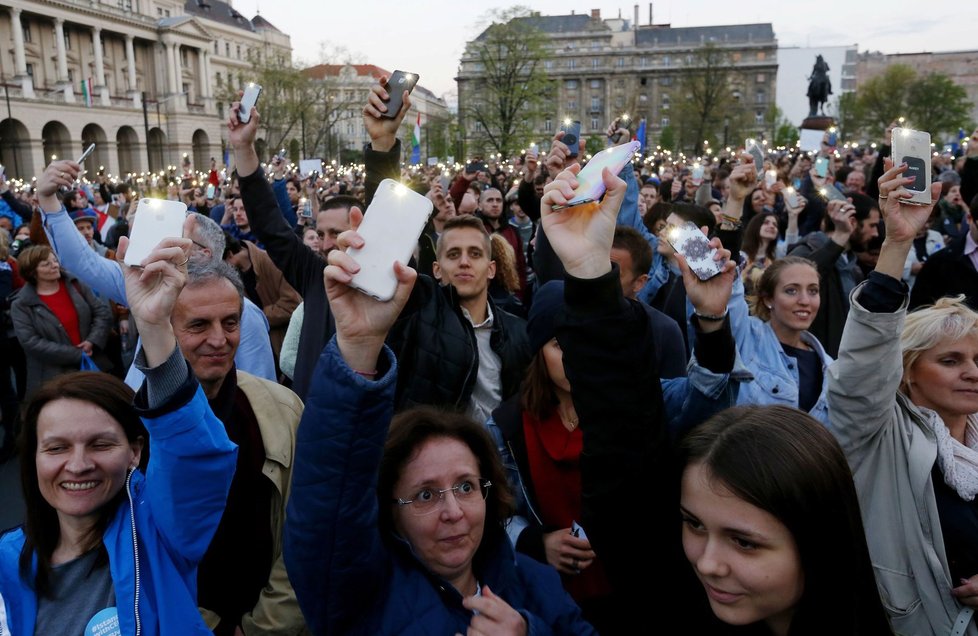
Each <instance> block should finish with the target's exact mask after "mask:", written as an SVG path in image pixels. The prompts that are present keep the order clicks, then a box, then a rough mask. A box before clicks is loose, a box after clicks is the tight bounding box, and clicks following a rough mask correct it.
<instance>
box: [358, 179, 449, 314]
mask: <svg viewBox="0 0 978 636" xmlns="http://www.w3.org/2000/svg"><path fill="white" fill-rule="evenodd" d="M433 209H434V205H433V204H432V202H431V200H430V199H428V198H427V197H424V196H422V195H420V194H418V193H417V192H415V191H413V190H411V189H410V188H408V187H407V186H406V185H404V184H402V183H398V182H397V181H394V180H393V179H384V180H383V181H381V182H380V185H379V186H378V187H377V193H376V194H375V195H374V198H373V200H372V201H371V202H370V207H369V208H367V211H366V213H364V217H363V222H362V223H361V224H360V227H359V228H358V230H357V232H359V234H360V236H361V237H363V242H364V245H363V247H361V248H354V247H350V248H347V250H346V253H347V254H349V255H350V256H351V257H352V258H353V260H355V261H356V262H357V264H358V265H359V266H360V271H359V272H357V273H356V274H355V275H354V276H353V280H352V281H350V286H351V287H353V288H355V289H358V290H360V291H361V292H363V293H364V294H366V295H368V296H370V297H372V298H376V299H377V300H379V301H381V302H387V301H389V300H390V299H392V298H393V297H394V292H395V291H397V277H396V276H395V274H394V262H395V261H397V262H399V263H402V264H404V265H406V264H407V262H408V260H409V259H410V258H411V255H412V254H413V253H414V248H415V247H416V246H417V244H418V237H420V236H421V232H422V230H424V226H425V224H426V223H427V222H428V217H430V216H431V211H432V210H433Z"/></svg>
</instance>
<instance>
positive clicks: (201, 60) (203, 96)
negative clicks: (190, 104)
mask: <svg viewBox="0 0 978 636" xmlns="http://www.w3.org/2000/svg"><path fill="white" fill-rule="evenodd" d="M206 56H207V50H206V49H205V48H203V47H201V48H199V49H197V84H198V86H200V92H199V93H198V94H197V102H198V103H200V104H205V103H206V100H207V98H208V97H210V95H209V94H208V92H207V91H208V89H209V88H210V81H209V79H208V77H207V57H206Z"/></svg>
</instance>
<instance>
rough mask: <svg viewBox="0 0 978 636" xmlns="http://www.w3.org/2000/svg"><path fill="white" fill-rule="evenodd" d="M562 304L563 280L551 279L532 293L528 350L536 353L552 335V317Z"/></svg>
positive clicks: (528, 323) (527, 325)
mask: <svg viewBox="0 0 978 636" xmlns="http://www.w3.org/2000/svg"><path fill="white" fill-rule="evenodd" d="M563 306H564V281H562V280H552V281H550V282H548V283H545V284H544V285H543V286H542V287H540V289H538V290H537V291H536V293H534V294H533V304H532V305H530V316H529V320H528V321H527V323H526V334H527V336H528V337H529V339H530V350H531V351H532V352H533V353H534V354H536V353H537V352H538V351H540V349H542V348H543V346H544V345H545V344H547V343H548V342H550V339H551V338H553V337H554V317H555V316H556V315H557V312H558V311H560V310H561V309H562V308H563Z"/></svg>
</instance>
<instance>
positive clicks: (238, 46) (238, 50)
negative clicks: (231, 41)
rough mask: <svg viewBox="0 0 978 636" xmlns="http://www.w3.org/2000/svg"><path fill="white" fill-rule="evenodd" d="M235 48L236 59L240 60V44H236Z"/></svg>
mask: <svg viewBox="0 0 978 636" xmlns="http://www.w3.org/2000/svg"><path fill="white" fill-rule="evenodd" d="M235 48H236V49H237V54H238V59H239V60H240V59H241V45H240V44H238V45H237V46H236V47H235Z"/></svg>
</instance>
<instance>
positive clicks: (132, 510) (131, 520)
mask: <svg viewBox="0 0 978 636" xmlns="http://www.w3.org/2000/svg"><path fill="white" fill-rule="evenodd" d="M134 472H136V469H135V468H130V469H129V474H128V475H126V496H128V497H129V523H130V524H131V525H132V553H133V562H134V563H135V564H136V568H135V570H136V591H135V594H134V595H133V596H134V597H133V604H132V605H133V616H135V617H136V636H140V635H141V634H142V632H143V626H142V622H141V621H140V620H139V540H138V539H137V537H136V509H135V507H134V506H133V503H132V491H131V490H130V489H129V484H130V482H131V481H132V474H133V473H134ZM0 636H3V635H2V633H0Z"/></svg>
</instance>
